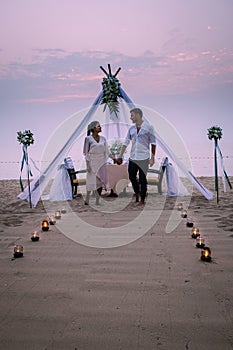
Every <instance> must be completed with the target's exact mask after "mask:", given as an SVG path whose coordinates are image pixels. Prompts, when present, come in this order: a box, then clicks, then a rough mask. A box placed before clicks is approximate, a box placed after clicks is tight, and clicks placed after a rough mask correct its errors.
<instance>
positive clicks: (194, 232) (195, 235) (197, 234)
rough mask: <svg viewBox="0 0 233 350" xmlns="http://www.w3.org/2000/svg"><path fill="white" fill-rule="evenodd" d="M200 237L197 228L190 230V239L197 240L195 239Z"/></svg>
mask: <svg viewBox="0 0 233 350" xmlns="http://www.w3.org/2000/svg"><path fill="white" fill-rule="evenodd" d="M199 236H200V233H199V228H197V227H194V228H193V229H192V238H195V239H196V238H197V237H199Z"/></svg>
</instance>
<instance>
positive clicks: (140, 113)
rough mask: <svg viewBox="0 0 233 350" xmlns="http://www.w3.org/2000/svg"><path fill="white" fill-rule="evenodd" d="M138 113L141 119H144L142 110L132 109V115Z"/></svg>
mask: <svg viewBox="0 0 233 350" xmlns="http://www.w3.org/2000/svg"><path fill="white" fill-rule="evenodd" d="M132 112H133V113H136V114H139V115H140V117H142V115H143V113H142V110H141V109H140V108H133V109H131V111H130V113H132Z"/></svg>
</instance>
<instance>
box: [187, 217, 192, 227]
mask: <svg viewBox="0 0 233 350" xmlns="http://www.w3.org/2000/svg"><path fill="white" fill-rule="evenodd" d="M186 226H187V227H193V219H192V218H190V217H189V218H187V222H186Z"/></svg>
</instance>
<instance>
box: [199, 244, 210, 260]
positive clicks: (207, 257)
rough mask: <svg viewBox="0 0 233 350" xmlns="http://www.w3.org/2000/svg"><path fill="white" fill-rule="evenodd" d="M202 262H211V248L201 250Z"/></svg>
mask: <svg viewBox="0 0 233 350" xmlns="http://www.w3.org/2000/svg"><path fill="white" fill-rule="evenodd" d="M201 260H203V261H208V262H210V261H211V250H210V248H209V247H204V248H203V249H202V250H201Z"/></svg>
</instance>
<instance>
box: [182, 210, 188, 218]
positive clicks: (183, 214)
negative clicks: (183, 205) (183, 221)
mask: <svg viewBox="0 0 233 350" xmlns="http://www.w3.org/2000/svg"><path fill="white" fill-rule="evenodd" d="M187 216H188V214H187V210H183V211H182V213H181V217H182V218H187Z"/></svg>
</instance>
